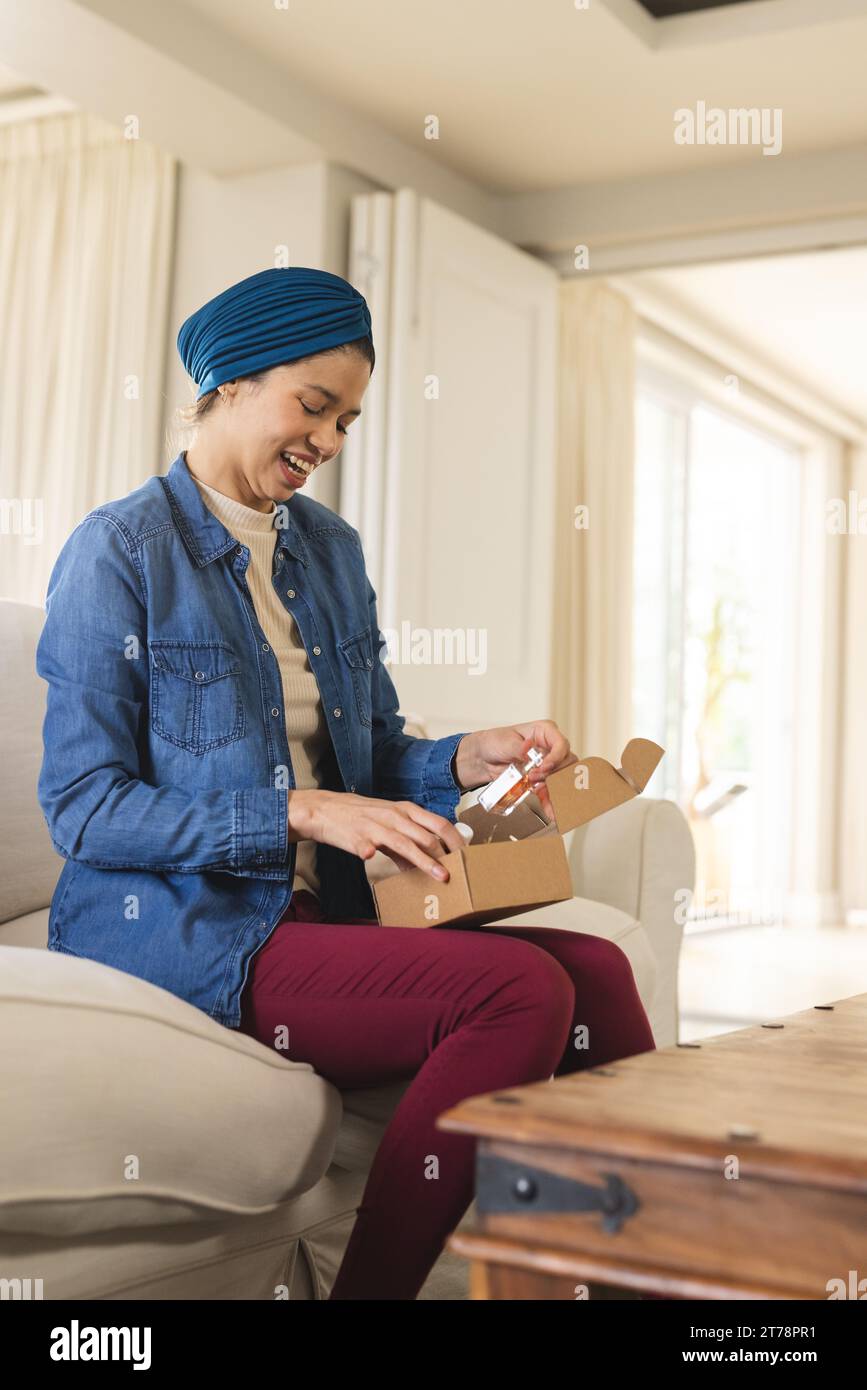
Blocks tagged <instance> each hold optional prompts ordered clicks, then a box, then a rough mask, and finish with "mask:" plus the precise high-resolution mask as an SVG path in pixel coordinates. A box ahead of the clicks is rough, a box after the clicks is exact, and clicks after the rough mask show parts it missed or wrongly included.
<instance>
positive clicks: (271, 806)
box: [232, 787, 289, 869]
mask: <svg viewBox="0 0 867 1390" xmlns="http://www.w3.org/2000/svg"><path fill="white" fill-rule="evenodd" d="M234 801H235V805H234V818H235V824H234V827H233V836H232V844H233V861H234V866H235V868H236V869H248V868H253V867H254V866H257V865H258V866H261V867H262V868H269V869H270V868H280V867H282V866H283V865H284V864H285V863H286V857H287V855H288V852H289V793H288V791H287V789H286V788H285V787H247V788H245V789H244V790H243V791H236V792H235V793H234Z"/></svg>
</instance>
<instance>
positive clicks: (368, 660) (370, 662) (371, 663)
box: [367, 657, 373, 666]
mask: <svg viewBox="0 0 867 1390" xmlns="http://www.w3.org/2000/svg"><path fill="white" fill-rule="evenodd" d="M367 664H368V666H372V665H373V662H372V661H371V659H370V657H368V658H367Z"/></svg>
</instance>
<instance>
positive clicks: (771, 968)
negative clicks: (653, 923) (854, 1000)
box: [680, 926, 867, 1042]
mask: <svg viewBox="0 0 867 1390" xmlns="http://www.w3.org/2000/svg"><path fill="white" fill-rule="evenodd" d="M864 993H867V927H865V926H857V927H847V926H835V927H817V926H765V927H756V926H749V927H745V926H737V927H723V928H719V929H717V930H713V931H708V930H704V931H700V932H696V933H695V934H690V933H689V932H687V934H686V935H685V936H684V941H683V951H682V954H681V963H680V1040H681V1042H695V1041H696V1040H697V1039H699V1038H706V1037H711V1036H712V1035H713V1034H715V1033H728V1032H731V1031H732V1030H734V1029H735V1028H747V1027H749V1026H750V1025H751V1024H754V1023H767V1022H771V1021H773V1020H775V1019H778V1018H780V1017H781V1016H782V1015H784V1014H791V1013H797V1012H798V1010H800V1009H809V1008H812V1006H813V1005H814V1004H833V1003H834V1001H835V1000H837V999H846V998H848V997H849V996H850V995H852V994H864Z"/></svg>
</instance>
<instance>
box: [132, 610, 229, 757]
mask: <svg viewBox="0 0 867 1390" xmlns="http://www.w3.org/2000/svg"><path fill="white" fill-rule="evenodd" d="M148 645H149V647H150V653H151V727H152V728H153V730H154V733H156V734H159V736H160V738H164V739H166V741H167V742H168V743H172V744H174V745H175V747H176V748H183V749H185V750H186V752H188V753H193V754H195V755H196V756H200V755H201V754H202V753H208V752H210V751H211V750H212V749H214V748H222V747H223V746H224V745H225V744H227V743H233V742H234V741H235V739H239V738H243V736H244V733H245V729H246V716H245V712H244V704H243V701H242V699H241V679H240V676H241V666H240V662H239V660H238V657H237V655H236V654H235V651H234V649H233V648H232V647H230V646H229V645H228V643H226V642H218V641H214V642H187V641H183V640H181V639H177V638H170V637H167V638H159V639H152V640H151V641H150V642H149V644H148Z"/></svg>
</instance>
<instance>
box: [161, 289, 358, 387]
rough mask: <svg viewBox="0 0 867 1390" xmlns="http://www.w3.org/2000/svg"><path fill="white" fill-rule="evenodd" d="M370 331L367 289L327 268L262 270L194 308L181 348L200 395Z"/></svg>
mask: <svg viewBox="0 0 867 1390" xmlns="http://www.w3.org/2000/svg"><path fill="white" fill-rule="evenodd" d="M365 336H366V337H369V338H370V339H371V342H372V341H373V335H372V333H371V328H370V310H369V309H368V307H367V301H366V300H365V298H364V295H362V294H359V293H358V290H356V289H354V288H353V286H352V285H350V284H349V282H348V281H347V280H342V279H341V278H340V276H339V275H331V274H329V272H328V271H327V270H310V269H308V268H307V267H306V266H289V267H288V268H287V269H285V270H277V269H272V270H260V271H259V272H258V273H257V274H256V275H248V276H247V278H246V280H239V281H238V283H237V284H236V285H230V286H229V288H228V289H227V290H223V292H222V294H218V295H217V296H216V298H215V299H209V300H208V302H207V304H203V305H202V307H201V309H197V310H196V312H195V313H194V314H190V317H189V318H188V319H185V320H184V322H183V323H182V324H181V328H180V332H179V333H178V352H179V353H180V357H181V361H182V362H183V364H184V368H185V369H186V371H187V372H188V374H189V375H190V376H191V377H192V379H193V381H194V382H195V383H196V385H197V386H198V388H199V397H201V396H204V395H205V394H206V392H208V391H213V390H214V388H215V387H216V386H221V385H222V384H223V382H224V381H232V380H234V378H235V377H239V376H247V375H249V374H250V373H251V372H257V371H261V370H263V369H264V368H266V367H276V366H279V365H280V363H281V362H291V361H293V360H294V359H295V358H297V357H306V356H308V354H310V353H314V352H321V351H322V350H323V348H329V347H339V345H340V344H341V343H349V342H351V341H352V340H353V339H354V338H363V337H365Z"/></svg>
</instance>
